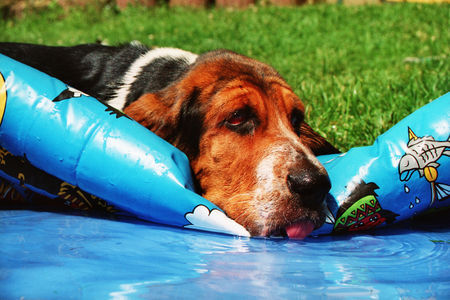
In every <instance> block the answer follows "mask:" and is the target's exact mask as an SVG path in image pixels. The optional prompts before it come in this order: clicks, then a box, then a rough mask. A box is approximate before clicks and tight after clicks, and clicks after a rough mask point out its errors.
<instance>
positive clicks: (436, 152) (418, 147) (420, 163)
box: [398, 128, 450, 205]
mask: <svg viewBox="0 0 450 300" xmlns="http://www.w3.org/2000/svg"><path fill="white" fill-rule="evenodd" d="M408 133H409V142H408V145H407V146H408V148H407V149H406V151H405V155H403V156H402V158H401V159H400V162H399V165H398V171H399V174H400V180H401V181H408V180H410V179H411V176H412V175H413V173H414V172H415V171H418V172H419V175H420V177H423V176H425V178H426V180H427V181H428V182H430V184H431V187H432V200H431V204H433V203H434V200H435V199H436V196H440V195H441V194H442V196H444V197H445V196H447V194H448V193H447V191H449V188H450V187H449V186H448V185H444V184H439V186H437V184H435V181H436V179H437V177H438V172H437V168H438V167H439V166H440V164H439V163H438V162H437V161H438V160H439V159H440V158H441V157H442V156H450V140H449V139H447V140H446V141H436V140H435V139H434V138H433V137H432V136H423V137H417V135H416V134H415V133H414V132H413V131H412V130H411V128H408ZM431 204H430V205H431Z"/></svg>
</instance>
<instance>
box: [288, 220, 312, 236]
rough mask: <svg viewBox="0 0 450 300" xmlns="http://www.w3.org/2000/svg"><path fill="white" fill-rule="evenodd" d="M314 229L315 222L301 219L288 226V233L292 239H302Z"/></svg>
mask: <svg viewBox="0 0 450 300" xmlns="http://www.w3.org/2000/svg"><path fill="white" fill-rule="evenodd" d="M313 230H314V224H313V223H312V222H309V221H301V222H298V223H295V224H292V225H289V226H288V227H286V233H287V235H288V236H289V238H290V239H298V240H302V239H304V238H305V237H307V236H308V235H309V234H310V233H311V232H312V231H313Z"/></svg>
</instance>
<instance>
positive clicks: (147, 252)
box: [0, 211, 450, 299]
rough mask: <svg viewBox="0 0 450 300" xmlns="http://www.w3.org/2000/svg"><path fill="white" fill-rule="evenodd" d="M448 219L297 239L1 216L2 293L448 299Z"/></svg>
mask: <svg viewBox="0 0 450 300" xmlns="http://www.w3.org/2000/svg"><path fill="white" fill-rule="evenodd" d="M446 216H447V220H448V219H449V218H448V214H447V215H446ZM449 223H450V222H449V221H446V222H435V223H433V224H430V222H429V221H427V222H426V223H423V224H419V225H415V227H414V228H411V226H410V225H408V226H406V225H404V226H403V227H397V228H395V229H392V228H391V229H384V230H378V231H376V232H375V233H372V234H366V235H353V236H320V237H311V238H308V239H306V240H305V241H301V242H299V241H289V240H283V239H280V240H269V239H249V238H238V237H232V236H227V235H220V234H212V233H204V232H197V231H191V230H183V229H177V228H170V227H163V226H158V225H153V224H148V223H138V222H131V221H124V222H119V221H113V220H105V219H99V218H90V217H81V216H76V215H63V214H55V213H48V212H32V211H0V240H1V241H2V242H1V247H0V278H1V280H0V295H2V297H1V298H2V299H19V298H21V297H24V298H25V299H28V298H31V299H43V298H45V299H51V298H56V299H58V298H59V299H60V298H61V297H63V298H64V299H70V298H76V299H79V298H88V299H97V298H98V299H105V298H111V299H136V298H144V299H147V298H150V299H152V298H158V299H161V298H163V299H164V298H166V299H173V298H174V296H176V297H178V298H197V297H200V298H207V297H208V298H209V297H211V298H215V297H217V296H218V295H221V297H227V298H232V297H236V298H237V297H239V298H243V297H244V298H258V299H259V298H270V299H286V298H289V299H292V298H309V297H311V298H316V297H318V298H328V297H331V298H335V297H336V298H339V297H342V298H346V299H349V298H350V299H351V298H353V299H371V298H373V299H379V298H387V299H391V298H399V297H403V298H414V299H416V298H419V299H420V298H441V299H442V298H445V297H446V296H449V295H450V268H449V262H450V256H449V246H450V224H449Z"/></svg>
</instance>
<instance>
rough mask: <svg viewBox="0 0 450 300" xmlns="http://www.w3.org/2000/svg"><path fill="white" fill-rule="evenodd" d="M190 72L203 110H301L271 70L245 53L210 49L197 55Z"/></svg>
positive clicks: (281, 80)
mask: <svg viewBox="0 0 450 300" xmlns="http://www.w3.org/2000/svg"><path fill="white" fill-rule="evenodd" d="M193 71H194V72H195V75H194V76H192V77H193V78H196V80H197V82H196V84H195V85H196V86H200V87H201V90H202V91H203V94H204V96H205V97H203V99H202V100H203V101H202V102H204V103H203V104H204V105H206V106H208V110H207V111H211V112H212V111H215V112H217V111H223V112H230V111H233V110H236V109H239V108H242V107H244V106H250V107H251V108H253V109H255V110H257V111H258V112H260V113H266V112H280V113H289V112H290V111H292V110H293V109H296V110H298V111H304V105H303V103H302V102H301V101H300V99H299V98H298V97H297V96H296V95H295V94H294V92H293V91H292V89H291V87H290V86H289V85H288V84H287V83H286V81H285V80H284V79H283V78H282V77H281V76H280V75H279V74H278V72H277V71H276V70H275V69H273V68H272V67H271V66H269V65H267V64H264V63H262V62H259V61H257V60H254V59H251V58H248V57H246V56H242V55H239V54H236V53H233V52H229V51H225V50H223V51H215V52H211V53H208V54H206V55H204V56H202V57H200V59H199V60H198V61H197V62H196V64H195V66H194V68H193Z"/></svg>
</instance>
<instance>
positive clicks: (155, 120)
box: [124, 94, 173, 138]
mask: <svg viewBox="0 0 450 300" xmlns="http://www.w3.org/2000/svg"><path fill="white" fill-rule="evenodd" d="M170 110H171V107H170V106H168V105H166V104H164V102H163V101H161V97H160V96H159V95H157V94H144V95H143V96H141V97H140V98H139V99H137V100H136V101H134V102H132V103H131V104H130V105H129V106H127V107H126V108H125V109H124V113H125V114H127V115H128V116H129V117H130V118H132V119H134V120H135V121H137V122H139V123H140V124H141V125H143V126H145V127H147V128H148V129H150V130H151V131H153V132H155V133H156V134H158V135H159V136H161V137H163V138H164V136H165V135H166V134H165V133H164V132H165V131H166V129H165V128H166V127H171V126H168V125H169V124H171V123H172V122H173V120H172V119H173V116H171V113H170Z"/></svg>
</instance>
